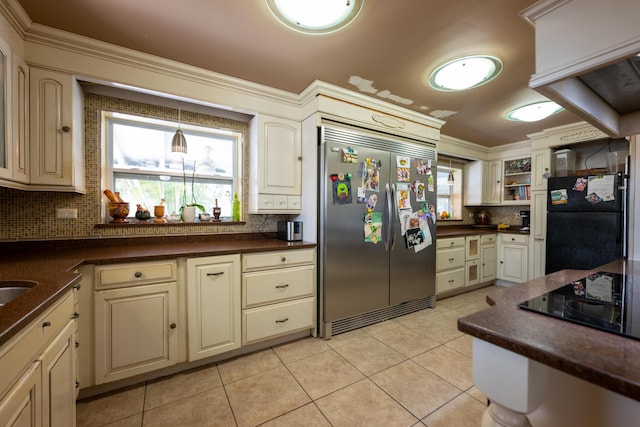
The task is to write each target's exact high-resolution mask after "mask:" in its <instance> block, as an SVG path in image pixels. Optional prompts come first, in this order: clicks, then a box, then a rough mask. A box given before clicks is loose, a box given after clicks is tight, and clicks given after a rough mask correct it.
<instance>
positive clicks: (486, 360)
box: [458, 261, 640, 427]
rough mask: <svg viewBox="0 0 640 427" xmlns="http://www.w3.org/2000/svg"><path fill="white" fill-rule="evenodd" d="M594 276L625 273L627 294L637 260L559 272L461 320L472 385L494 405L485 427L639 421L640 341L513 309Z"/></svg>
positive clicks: (639, 271)
mask: <svg viewBox="0 0 640 427" xmlns="http://www.w3.org/2000/svg"><path fill="white" fill-rule="evenodd" d="M596 271H606V272H611V273H624V274H626V275H627V279H628V282H627V286H628V287H630V288H631V289H632V291H631V292H633V287H634V285H635V287H638V286H640V262H638V261H635V262H634V261H616V262H613V263H610V264H607V265H605V266H602V267H600V268H597V269H594V270H591V271H580V270H562V271H559V272H556V273H553V274H550V275H548V276H545V277H541V278H538V279H534V280H531V281H529V282H526V283H523V284H521V285H518V286H514V287H510V288H504V289H502V290H499V291H496V292H495V293H492V294H490V295H489V296H488V297H487V302H488V303H489V304H490V305H492V307H490V308H488V309H486V310H483V311H481V312H478V313H475V314H472V315H469V316H466V317H463V318H460V319H459V320H458V329H459V330H461V331H462V332H465V333H467V334H469V335H471V336H472V337H473V371H474V372H473V380H474V384H475V385H476V386H477V387H478V388H479V389H480V390H482V391H483V392H484V393H485V394H486V395H487V397H488V398H489V400H490V402H491V404H490V406H489V407H488V409H487V411H486V413H485V416H484V419H483V424H482V425H483V426H499V425H503V426H525V425H533V426H534V427H543V426H581V427H585V426H587V427H588V426H594V427H595V426H608V427H610V426H629V425H635V424H634V423H637V420H638V419H640V341H639V340H635V339H632V338H626V337H623V336H621V335H617V334H613V333H609V332H604V331H600V330H598V329H594V328H590V327H586V326H582V325H578V324H575V323H571V322H567V321H563V320H560V319H556V318H553V317H549V316H545V315H542V314H539V313H534V312H529V311H525V310H523V309H520V308H518V306H517V304H519V303H521V302H524V301H526V300H528V299H531V298H533V297H537V296H539V295H542V294H544V293H546V292H549V291H551V290H554V289H557V288H559V287H561V286H563V285H565V284H567V283H571V282H573V281H575V280H578V279H580V278H583V277H585V276H587V275H589V274H590V273H593V272H596ZM633 309H636V310H638V307H637V306H636V307H634V306H631V307H628V308H627V310H633ZM636 317H637V316H636Z"/></svg>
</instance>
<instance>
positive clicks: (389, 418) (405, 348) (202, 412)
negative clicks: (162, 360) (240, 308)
mask: <svg viewBox="0 0 640 427" xmlns="http://www.w3.org/2000/svg"><path fill="white" fill-rule="evenodd" d="M491 289H493V288H492V287H489V288H484V289H479V290H476V291H473V292H470V293H467V294H463V295H458V296H455V297H451V298H447V299H443V300H439V301H437V303H436V308H435V309H426V310H422V311H419V312H416V313H412V314H409V315H406V316H402V317H398V318H395V319H392V320H388V321H386V322H382V323H378V324H376V325H371V326H368V327H365V328H362V329H359V330H355V331H351V332H347V333H344V334H340V335H337V336H335V337H333V338H332V339H331V340H327V341H325V340H322V339H320V338H311V337H309V338H305V339H301V340H298V341H295V342H292V343H287V344H283V345H280V346H276V347H271V348H268V349H265V350H262V351H259V352H256V353H253V354H249V355H245V356H240V357H237V358H234V359H230V360H227V361H223V362H219V363H217V364H212V365H209V366H206V367H203V368H198V369H194V370H191V371H187V372H183V373H180V374H176V375H173V376H170V377H167V378H162V379H159V380H155V381H149V382H147V383H145V384H140V385H138V386H135V387H132V388H128V389H126V390H122V391H118V392H115V393H111V394H109V395H104V396H99V397H97V398H94V399H91V400H84V401H80V402H78V404H77V420H78V423H77V424H78V426H81V427H82V426H90V427H98V426H110V427H133V426H136V427H140V426H172V427H173V426H182V427H189V426H239V427H245V426H258V425H261V426H305V427H306V426H384V427H389V426H416V427H419V426H428V427H439V426H444V427H466V426H473V427H475V426H478V425H480V419H481V416H482V412H483V410H484V409H485V407H486V397H485V396H484V395H483V394H482V393H481V392H480V391H479V390H478V389H476V388H475V387H474V386H473V383H472V380H471V337H470V336H468V335H465V334H463V333H462V332H460V331H458V329H457V325H456V321H457V319H458V318H459V317H461V316H464V315H467V314H470V313H473V312H475V311H478V310H481V309H484V308H487V305H486V302H485V295H486V293H487V291H489V290H491Z"/></svg>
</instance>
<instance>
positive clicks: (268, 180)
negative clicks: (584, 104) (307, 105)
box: [258, 118, 302, 195]
mask: <svg viewBox="0 0 640 427" xmlns="http://www.w3.org/2000/svg"><path fill="white" fill-rule="evenodd" d="M264 119H265V120H264V121H263V122H262V141H258V144H259V149H258V156H259V157H258V158H259V161H260V162H261V166H262V173H261V174H260V176H261V178H262V179H261V180H260V181H259V182H258V186H259V192H260V193H271V194H290V195H300V184H301V180H300V177H301V171H302V170H301V159H300V157H301V150H302V145H301V139H300V133H301V132H300V124H299V123H296V122H293V121H290V120H284V119H279V118H278V119H276V118H264Z"/></svg>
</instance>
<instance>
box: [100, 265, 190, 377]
mask: <svg viewBox="0 0 640 427" xmlns="http://www.w3.org/2000/svg"><path fill="white" fill-rule="evenodd" d="M175 280H176V263H175V261H166V262H149V263H131V264H117V265H109V266H98V267H96V292H95V293H94V310H95V311H94V322H95V375H96V377H95V380H96V384H102V383H106V382H110V381H115V380H119V379H123V378H127V377H131V376H133V375H137V374H142V373H145V372H150V371H154V370H156V369H160V368H165V367H168V366H173V365H175V364H177V362H178V331H177V327H176V326H177V323H176V322H177V319H178V289H177V283H176V281H175ZM155 282H160V283H155Z"/></svg>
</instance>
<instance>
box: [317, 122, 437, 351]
mask: <svg viewBox="0 0 640 427" xmlns="http://www.w3.org/2000/svg"><path fill="white" fill-rule="evenodd" d="M319 159H320V165H319V173H320V177H319V182H320V191H319V196H320V203H319V229H318V270H319V271H318V283H319V310H318V313H319V320H320V321H319V327H320V334H321V335H322V336H323V337H324V338H327V339H328V338H330V337H331V336H332V335H335V334H338V333H341V332H346V331H349V330H352V329H356V328H358V327H361V326H365V325H368V324H373V323H376V322H379V321H382V320H386V319H389V318H392V317H396V316H399V315H402V314H405V313H409V312H411V311H416V310H420V309H423V308H427V307H433V306H434V305H435V296H434V294H435V253H436V252H435V238H436V227H435V212H434V209H433V208H432V210H431V212H429V207H433V206H435V205H436V193H435V189H436V177H437V172H436V151H435V145H434V144H430V143H425V142H420V141H414V140H407V139H404V138H400V137H393V138H392V137H389V136H382V135H380V136H378V135H377V134H368V133H364V132H360V131H356V130H351V129H342V128H337V127H329V126H325V127H321V128H320V144H319ZM407 188H409V190H408V191H407V190H406V189H407ZM403 207H404V209H400V208H403ZM407 214H411V215H410V217H409V218H407V217H406V215H407ZM407 220H408V221H407ZM401 221H403V222H402V224H405V225H406V224H407V223H408V224H413V225H409V228H407V227H403V226H402V225H401ZM411 227H414V228H411ZM429 242H432V244H428V243H429Z"/></svg>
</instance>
